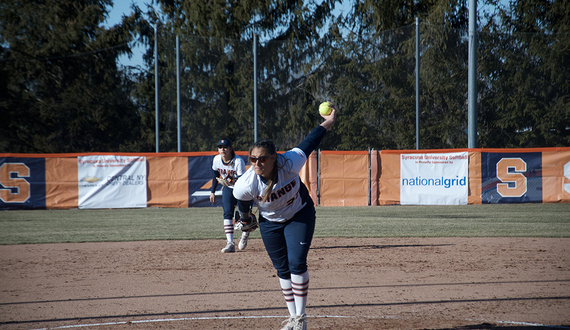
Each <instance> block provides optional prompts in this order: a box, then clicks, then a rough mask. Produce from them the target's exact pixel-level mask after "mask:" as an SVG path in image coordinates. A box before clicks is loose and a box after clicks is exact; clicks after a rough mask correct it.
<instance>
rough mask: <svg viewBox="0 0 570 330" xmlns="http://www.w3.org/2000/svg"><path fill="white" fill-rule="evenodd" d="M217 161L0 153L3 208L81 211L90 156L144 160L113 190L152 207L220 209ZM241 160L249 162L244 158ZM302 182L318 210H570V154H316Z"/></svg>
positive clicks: (201, 155)
mask: <svg viewBox="0 0 570 330" xmlns="http://www.w3.org/2000/svg"><path fill="white" fill-rule="evenodd" d="M216 154H217V153H216V152H188V153H159V154H157V153H136V154H135V153H81V154H0V209H6V210H10V209H36V208H38V209H42V208H45V209H69V208H78V207H81V206H80V199H81V198H80V195H81V194H80V188H79V187H81V186H82V185H86V184H87V183H86V182H89V183H94V182H98V181H101V180H104V179H106V178H104V177H101V178H96V177H85V175H84V174H81V169H80V168H81V166H80V165H78V163H80V161H79V160H80V159H86V158H88V157H91V156H97V157H99V156H101V157H105V156H108V157H119V158H120V157H122V158H121V159H127V161H128V160H131V159H140V158H141V157H144V164H143V165H144V167H143V168H144V171H146V173H142V172H140V173H139V174H138V175H137V177H140V178H141V179H140V180H139V181H135V179H134V178H131V177H130V176H128V175H121V174H119V175H116V176H114V177H112V178H113V179H115V180H114V181H113V184H115V185H120V184H128V183H129V182H131V183H132V184H144V187H145V188H144V187H143V190H142V192H143V193H144V192H145V190H146V195H143V198H145V199H146V206H147V207H199V206H206V207H207V206H220V205H218V204H211V203H210V202H209V194H210V188H211V162H212V159H213V157H214V156H215V155H216ZM237 154H238V155H239V156H241V157H243V158H244V160H246V163H248V162H247V152H237ZM402 165H405V166H404V168H402ZM112 166H118V165H112ZM248 167H249V165H248ZM457 169H459V170H460V171H459V172H457V173H459V174H457V173H456V172H453V171H456V170H457ZM415 171H417V173H416V172H415ZM432 172H434V173H436V172H437V174H434V175H433V176H431V174H432ZM463 173H465V174H463ZM82 175H83V177H82ZM299 175H300V177H301V180H302V181H303V182H304V183H305V185H306V186H307V188H308V189H309V192H310V194H311V197H312V198H313V200H314V201H315V202H319V204H320V205H321V206H367V205H372V206H374V205H395V204H402V203H403V199H402V198H404V199H405V200H406V201H407V202H406V203H408V204H409V203H410V202H409V200H410V198H409V197H410V195H409V194H410V192H412V193H414V191H415V190H414V189H417V190H421V189H424V190H425V189H428V191H431V190H430V189H433V191H434V194H437V193H438V191H440V192H441V191H443V193H445V192H446V191H447V190H446V189H448V188H449V191H450V192H451V193H449V194H450V195H451V196H450V198H451V200H452V202H451V203H455V199H453V198H455V197H457V196H454V195H457V194H458V193H459V194H462V195H464V196H465V198H464V199H461V198H459V199H458V200H460V202H459V204H462V203H463V204H491V203H528V202H530V203H570V147H563V148H537V149H450V150H382V151H376V150H370V151H315V152H313V153H312V154H311V155H309V157H308V160H307V163H306V164H305V167H304V168H303V169H302V171H301V173H300V174H299ZM121 176H123V177H124V178H123V179H122V180H118V179H117V177H121ZM90 180H91V181H90ZM452 189H456V190H452ZM139 191H141V190H139ZM402 194H405V195H402ZM418 196H420V197H421V194H420V193H418ZM422 198H423V197H422ZM217 200H219V199H217ZM418 201H419V202H418V203H420V204H421V203H428V204H429V203H430V202H429V201H428V202H425V201H423V200H422V199H421V198H420V199H418ZM143 202H144V199H143ZM412 203H413V202H412ZM437 203H440V202H437ZM444 203H445V202H444Z"/></svg>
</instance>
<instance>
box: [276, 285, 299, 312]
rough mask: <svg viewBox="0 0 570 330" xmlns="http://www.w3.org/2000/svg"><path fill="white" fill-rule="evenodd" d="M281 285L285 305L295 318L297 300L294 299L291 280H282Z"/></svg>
mask: <svg viewBox="0 0 570 330" xmlns="http://www.w3.org/2000/svg"><path fill="white" fill-rule="evenodd" d="M279 284H281V290H282V291H283V297H285V303H287V309H288V310H289V315H291V316H295V298H293V288H292V287H291V280H289V279H283V278H280V279H279Z"/></svg>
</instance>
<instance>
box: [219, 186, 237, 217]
mask: <svg viewBox="0 0 570 330" xmlns="http://www.w3.org/2000/svg"><path fill="white" fill-rule="evenodd" d="M236 205H237V199H236V198H235V197H234V190H233V189H230V188H224V190H222V207H223V208H224V219H228V220H233V218H234V208H235V206H236Z"/></svg>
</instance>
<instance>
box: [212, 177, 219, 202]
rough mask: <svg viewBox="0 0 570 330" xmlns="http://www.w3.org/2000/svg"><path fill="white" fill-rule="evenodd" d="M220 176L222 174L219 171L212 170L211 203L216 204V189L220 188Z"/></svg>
mask: <svg viewBox="0 0 570 330" xmlns="http://www.w3.org/2000/svg"><path fill="white" fill-rule="evenodd" d="M219 176H220V172H218V171H217V170H212V189H210V203H214V202H216V188H218V180H217V178H218V177H219Z"/></svg>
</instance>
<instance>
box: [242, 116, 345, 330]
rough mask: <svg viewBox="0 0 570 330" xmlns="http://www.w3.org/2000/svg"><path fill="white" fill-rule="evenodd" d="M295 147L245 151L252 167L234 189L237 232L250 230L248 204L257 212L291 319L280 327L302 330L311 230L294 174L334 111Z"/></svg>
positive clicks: (310, 211) (259, 145)
mask: <svg viewBox="0 0 570 330" xmlns="http://www.w3.org/2000/svg"><path fill="white" fill-rule="evenodd" d="M332 109H333V110H332V112H331V113H330V114H329V115H322V114H321V116H322V117H323V118H324V119H325V121H324V122H323V123H321V125H320V126H318V127H317V128H315V129H314V130H313V131H312V132H311V133H310V134H309V135H308V136H307V137H306V138H305V139H304V140H303V142H301V143H300V144H299V145H298V146H297V147H295V148H293V149H291V150H289V151H287V152H285V153H284V154H277V152H276V147H275V144H274V143H273V142H271V141H269V140H260V141H257V142H256V143H255V144H254V145H253V147H252V148H251V149H250V151H249V157H250V158H249V159H250V161H251V163H252V166H251V168H250V169H249V170H248V171H247V172H246V173H245V174H244V175H243V176H242V177H240V178H239V180H238V181H237V182H236V185H235V187H234V196H235V197H236V198H237V200H238V210H239V213H240V218H241V220H240V221H241V223H242V225H243V229H242V230H248V228H250V226H251V228H255V227H256V226H257V221H256V219H255V216H253V215H252V213H251V210H250V208H251V206H250V203H251V201H253V202H254V203H255V204H256V205H257V207H258V210H259V230H260V231H261V237H262V239H263V244H264V245H265V249H266V250H267V253H268V254H269V257H270V258H271V261H272V263H273V266H274V267H275V269H276V270H277V275H278V277H279V283H280V286H281V289H282V291H283V295H284V297H285V302H286V304H287V308H288V310H289V315H290V317H289V318H288V319H287V320H285V321H284V322H283V323H286V324H285V326H284V327H283V329H288V330H289V329H295V330H297V329H299V330H301V329H303V330H304V329H306V327H307V320H306V315H305V308H306V306H307V293H308V290H309V273H308V271H307V254H308V252H309V247H310V246H311V241H312V238H313V232H314V229H315V207H314V204H313V201H312V199H311V196H310V194H309V191H308V190H307V187H305V185H304V184H303V182H302V181H301V178H300V177H299V172H300V171H301V168H302V167H303V165H304V164H305V162H306V160H307V157H308V156H309V155H310V153H311V152H312V151H313V150H314V149H316V148H317V146H318V145H319V143H320V142H321V140H322V138H323V137H324V135H325V133H326V132H327V131H328V130H329V129H330V128H331V127H332V126H333V124H334V122H335V119H336V109H334V106H333V107H332Z"/></svg>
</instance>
